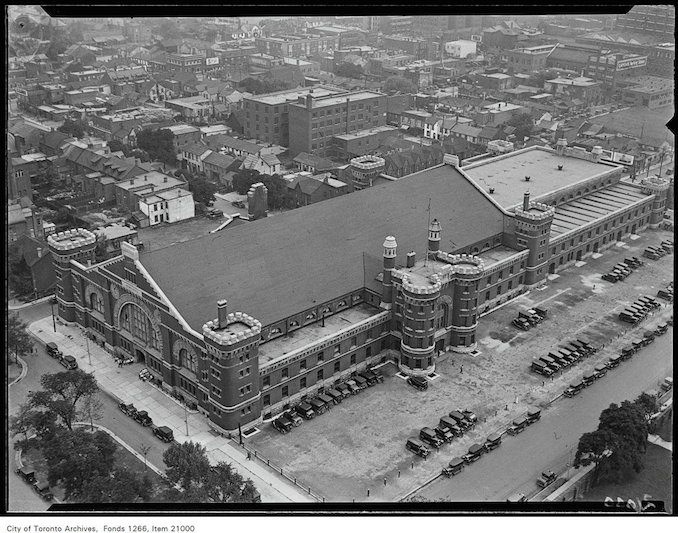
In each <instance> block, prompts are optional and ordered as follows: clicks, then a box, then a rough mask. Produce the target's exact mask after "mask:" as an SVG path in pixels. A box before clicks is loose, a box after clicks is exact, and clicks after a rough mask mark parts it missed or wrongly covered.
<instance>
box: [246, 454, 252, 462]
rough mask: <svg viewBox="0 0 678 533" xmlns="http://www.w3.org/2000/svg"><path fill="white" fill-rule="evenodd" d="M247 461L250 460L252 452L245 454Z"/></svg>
mask: <svg viewBox="0 0 678 533" xmlns="http://www.w3.org/2000/svg"><path fill="white" fill-rule="evenodd" d="M247 459H248V460H250V461H251V460H252V452H247Z"/></svg>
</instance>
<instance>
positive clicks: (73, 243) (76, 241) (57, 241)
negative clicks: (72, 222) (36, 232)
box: [47, 228, 97, 252]
mask: <svg viewBox="0 0 678 533" xmlns="http://www.w3.org/2000/svg"><path fill="white" fill-rule="evenodd" d="M96 240H97V238H96V235H94V233H92V232H91V231H89V230H86V229H84V228H76V229H69V230H66V231H61V232H59V233H55V234H54V235H50V236H49V237H47V244H49V246H50V247H51V248H52V249H53V250H54V251H55V252H69V251H71V250H75V249H77V248H81V247H83V246H89V245H92V244H94V243H96Z"/></svg>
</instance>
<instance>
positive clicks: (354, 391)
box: [346, 379, 362, 394]
mask: <svg viewBox="0 0 678 533" xmlns="http://www.w3.org/2000/svg"><path fill="white" fill-rule="evenodd" d="M346 385H348V388H349V390H350V391H351V393H352V394H358V393H359V392H360V391H361V390H362V389H361V388H360V387H359V386H358V384H357V383H356V382H355V381H354V380H352V379H349V380H348V381H347V382H346Z"/></svg>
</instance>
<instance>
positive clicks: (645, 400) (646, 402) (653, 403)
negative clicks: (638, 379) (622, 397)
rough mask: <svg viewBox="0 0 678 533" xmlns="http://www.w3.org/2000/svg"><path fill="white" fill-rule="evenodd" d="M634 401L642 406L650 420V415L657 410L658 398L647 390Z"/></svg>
mask: <svg viewBox="0 0 678 533" xmlns="http://www.w3.org/2000/svg"><path fill="white" fill-rule="evenodd" d="M633 403H634V404H636V405H637V406H638V407H639V408H640V410H641V411H642V412H643V414H644V415H645V419H646V420H650V417H651V416H652V415H653V414H654V413H656V412H657V398H655V397H654V396H650V395H649V394H647V393H645V392H643V393H642V394H641V395H640V396H638V398H636V400H635V401H634V402H633Z"/></svg>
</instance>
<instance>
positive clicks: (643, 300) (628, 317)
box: [619, 296, 661, 326]
mask: <svg viewBox="0 0 678 533" xmlns="http://www.w3.org/2000/svg"><path fill="white" fill-rule="evenodd" d="M660 307H661V304H660V303H659V302H658V301H657V300H656V299H655V298H653V297H652V296H641V297H639V298H637V299H636V300H635V301H634V302H633V303H632V304H630V305H629V306H627V307H626V308H624V310H623V311H621V312H620V313H619V320H621V321H622V322H628V323H629V324H632V325H634V326H635V325H636V324H638V322H640V321H641V320H644V319H645V317H647V315H648V314H649V313H650V311H652V310H654V309H658V308H660Z"/></svg>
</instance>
